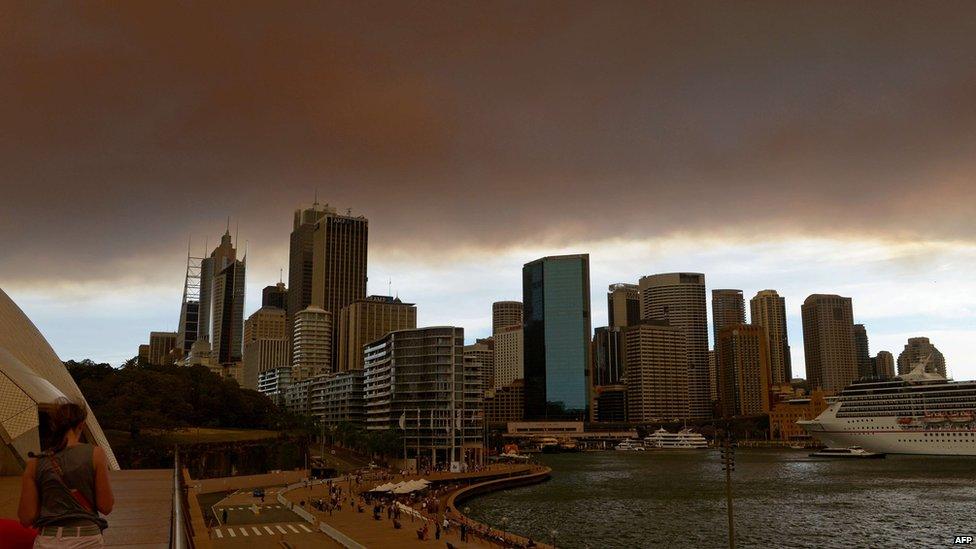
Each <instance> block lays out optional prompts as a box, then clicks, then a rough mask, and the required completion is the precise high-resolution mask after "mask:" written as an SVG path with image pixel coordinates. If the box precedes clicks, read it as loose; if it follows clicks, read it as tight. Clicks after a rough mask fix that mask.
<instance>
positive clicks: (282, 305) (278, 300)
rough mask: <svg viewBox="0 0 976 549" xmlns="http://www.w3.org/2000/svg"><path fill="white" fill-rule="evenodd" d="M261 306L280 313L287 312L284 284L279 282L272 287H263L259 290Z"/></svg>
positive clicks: (286, 290) (286, 291) (286, 296)
mask: <svg viewBox="0 0 976 549" xmlns="http://www.w3.org/2000/svg"><path fill="white" fill-rule="evenodd" d="M261 306H262V307H276V308H278V309H281V310H282V311H286V310H288V289H287V288H285V283H284V282H279V283H277V284H275V285H274V286H265V287H264V289H263V290H261Z"/></svg>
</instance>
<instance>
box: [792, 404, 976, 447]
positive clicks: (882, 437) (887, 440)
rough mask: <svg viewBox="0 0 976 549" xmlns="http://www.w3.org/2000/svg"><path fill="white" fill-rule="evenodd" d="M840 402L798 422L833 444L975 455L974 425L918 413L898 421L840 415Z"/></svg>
mask: <svg viewBox="0 0 976 549" xmlns="http://www.w3.org/2000/svg"><path fill="white" fill-rule="evenodd" d="M838 406H839V404H838V403H834V404H831V405H830V406H829V407H828V408H827V410H825V411H824V412H823V413H822V414H820V416H818V417H817V418H816V419H814V420H810V421H800V422H798V423H799V424H800V425H801V426H802V427H803V428H804V429H805V430H806V431H807V432H808V433H809V434H810V435H811V436H813V437H814V438H816V439H817V440H819V441H821V442H823V443H824V444H825V445H827V446H829V447H834V448H847V447H850V446H861V447H862V448H864V449H865V450H868V451H871V452H879V453H887V454H919V455H941V456H976V425H974V424H973V423H968V424H953V423H951V422H945V423H941V424H935V425H933V424H928V423H926V422H925V421H924V420H923V419H922V418H921V417H918V418H913V421H912V424H910V425H905V424H900V423H898V421H897V418H896V417H893V416H883V417H857V418H839V417H837V408H838Z"/></svg>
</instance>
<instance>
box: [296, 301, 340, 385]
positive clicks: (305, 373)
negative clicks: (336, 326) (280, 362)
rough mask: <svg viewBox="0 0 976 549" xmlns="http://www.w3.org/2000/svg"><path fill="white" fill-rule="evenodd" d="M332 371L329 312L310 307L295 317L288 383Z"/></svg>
mask: <svg viewBox="0 0 976 549" xmlns="http://www.w3.org/2000/svg"><path fill="white" fill-rule="evenodd" d="M331 371H332V313H330V312H329V311H326V310H324V309H321V308H319V307H316V306H314V305H312V306H309V307H306V308H305V309H304V310H301V311H299V312H298V314H297V315H295V333H294V341H293V342H292V374H291V379H292V381H301V380H304V379H308V378H310V377H312V376H317V375H320V374H325V373H329V372H331Z"/></svg>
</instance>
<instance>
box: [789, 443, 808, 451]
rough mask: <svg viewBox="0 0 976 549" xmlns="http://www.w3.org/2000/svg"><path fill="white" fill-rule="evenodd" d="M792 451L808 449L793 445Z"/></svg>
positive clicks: (791, 446)
mask: <svg viewBox="0 0 976 549" xmlns="http://www.w3.org/2000/svg"><path fill="white" fill-rule="evenodd" d="M790 450H806V447H805V446H800V445H799V444H791V445H790Z"/></svg>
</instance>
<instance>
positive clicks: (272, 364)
mask: <svg viewBox="0 0 976 549" xmlns="http://www.w3.org/2000/svg"><path fill="white" fill-rule="evenodd" d="M287 365H288V340H287V339H286V338H285V310H284V309H281V308H279V307H272V306H264V307H261V308H260V309H258V310H257V311H255V312H254V313H253V314H251V316H249V317H248V318H247V320H245V321H244V372H243V377H244V387H245V388H247V389H254V390H257V388H258V379H259V378H260V376H261V374H263V373H264V372H267V371H268V370H273V369H275V368H281V367H283V366H287Z"/></svg>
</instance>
